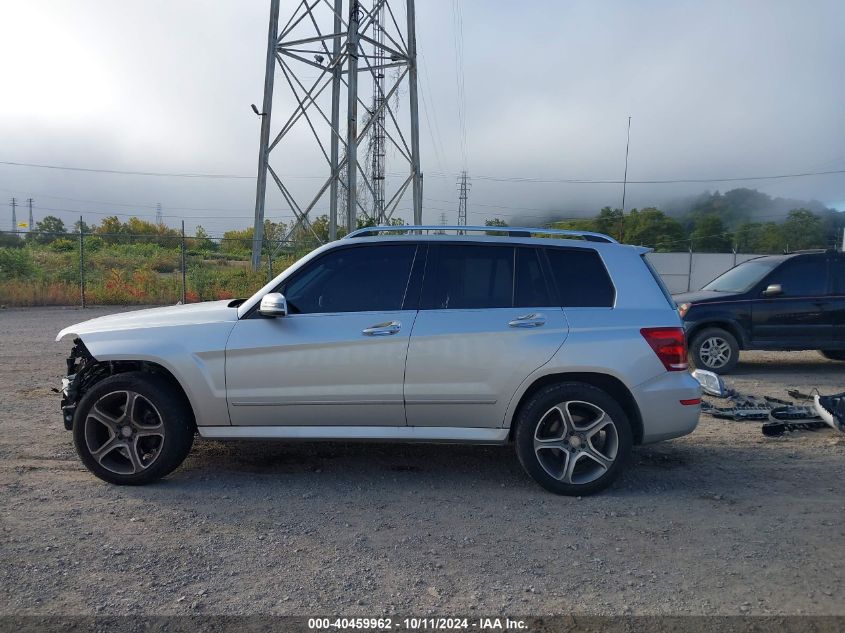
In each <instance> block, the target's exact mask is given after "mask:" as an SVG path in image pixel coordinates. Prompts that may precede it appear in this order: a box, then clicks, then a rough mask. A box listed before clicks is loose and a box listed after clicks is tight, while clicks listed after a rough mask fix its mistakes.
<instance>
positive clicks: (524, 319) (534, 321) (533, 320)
mask: <svg viewBox="0 0 845 633" xmlns="http://www.w3.org/2000/svg"><path fill="white" fill-rule="evenodd" d="M545 324H546V317H544V316H543V315H542V314H539V313H536V312H535V313H531V314H523V315H522V316H518V317H516V318H515V319H514V320H513V321H510V322H509V323H508V325H509V326H511V327H540V326H541V325H545Z"/></svg>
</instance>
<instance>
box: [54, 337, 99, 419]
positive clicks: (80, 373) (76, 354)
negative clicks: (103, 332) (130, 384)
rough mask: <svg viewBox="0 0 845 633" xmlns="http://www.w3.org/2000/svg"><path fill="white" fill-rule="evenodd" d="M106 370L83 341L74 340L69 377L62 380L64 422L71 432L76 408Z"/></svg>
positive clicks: (68, 369) (69, 362) (68, 365)
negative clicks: (90, 386) (84, 394)
mask: <svg viewBox="0 0 845 633" xmlns="http://www.w3.org/2000/svg"><path fill="white" fill-rule="evenodd" d="M105 371H106V370H105V369H104V368H103V367H102V366H101V365H100V364H98V363H97V360H96V359H95V358H94V357H93V356H91V353H90V352H89V351H88V348H87V347H85V343H83V342H82V339H78V338H77V339H74V341H73V349H72V350H71V352H70V356H68V359H67V376H65V377H64V378H62V388H61V392H60V393H61V395H62V401H61V409H62V422H64V425H65V428H66V429H67V430H68V431H70V430H71V429H72V428H73V416H74V414H75V413H76V406H77V405H78V404H79V400H80V399H81V398H82V394H83V393H85V391H86V389H87V387H88V386H89V385H91V384H93V382H95V381H96V380H98V379H99V378H101V377H102V376H101V375H100V373H101V372H105Z"/></svg>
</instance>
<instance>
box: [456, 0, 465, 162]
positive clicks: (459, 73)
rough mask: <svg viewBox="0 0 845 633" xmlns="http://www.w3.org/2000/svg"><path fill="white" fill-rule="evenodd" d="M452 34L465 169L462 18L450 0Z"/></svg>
mask: <svg viewBox="0 0 845 633" xmlns="http://www.w3.org/2000/svg"><path fill="white" fill-rule="evenodd" d="M452 34H453V39H454V44H455V85H456V88H457V101H458V124H459V126H460V134H461V136H460V148H461V167H463V169H464V170H466V167H467V125H466V81H465V76H464V16H463V8H462V7H461V2H460V0H452Z"/></svg>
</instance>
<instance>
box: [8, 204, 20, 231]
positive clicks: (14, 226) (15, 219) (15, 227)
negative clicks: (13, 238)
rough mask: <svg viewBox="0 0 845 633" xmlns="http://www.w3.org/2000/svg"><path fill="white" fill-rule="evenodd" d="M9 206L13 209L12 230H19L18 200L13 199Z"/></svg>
mask: <svg viewBox="0 0 845 633" xmlns="http://www.w3.org/2000/svg"><path fill="white" fill-rule="evenodd" d="M9 206H11V207H12V230H13V231H17V230H18V211H17V208H18V199H17V198H12V200H11V202H9Z"/></svg>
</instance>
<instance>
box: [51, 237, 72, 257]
mask: <svg viewBox="0 0 845 633" xmlns="http://www.w3.org/2000/svg"><path fill="white" fill-rule="evenodd" d="M78 248H79V245H78V244H76V243H74V241H73V240H69V239H67V238H66V237H60V238H59V239H57V240H54V241H52V242H50V250H52V251H55V252H57V253H67V252H69V251H75V250H76V249H78Z"/></svg>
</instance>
